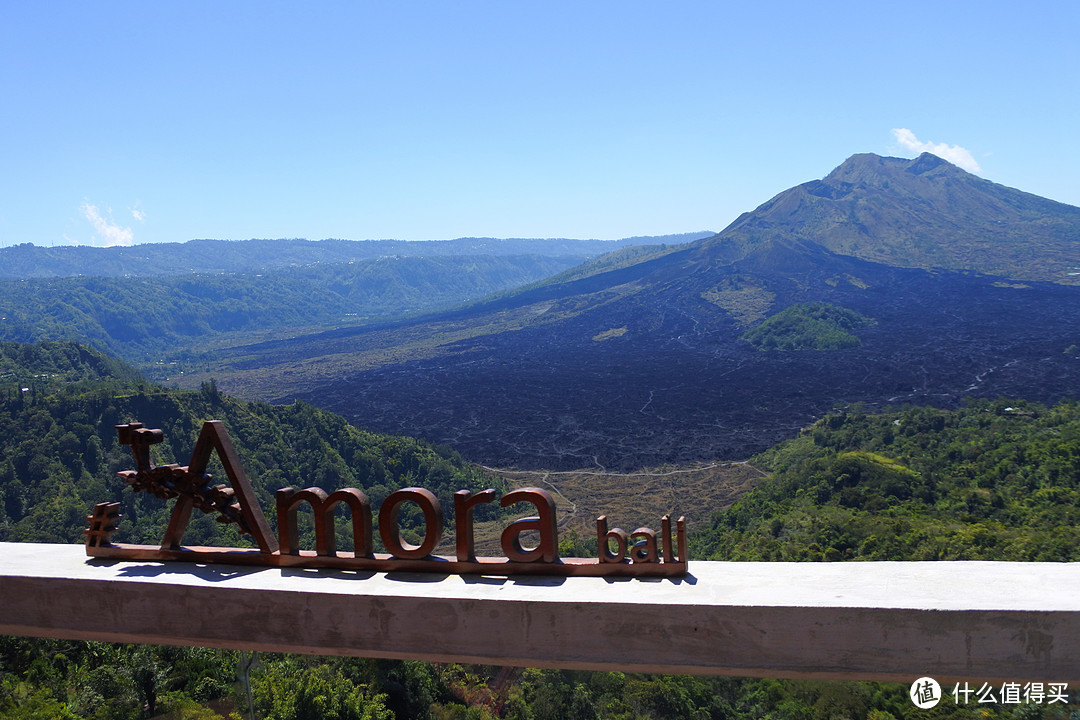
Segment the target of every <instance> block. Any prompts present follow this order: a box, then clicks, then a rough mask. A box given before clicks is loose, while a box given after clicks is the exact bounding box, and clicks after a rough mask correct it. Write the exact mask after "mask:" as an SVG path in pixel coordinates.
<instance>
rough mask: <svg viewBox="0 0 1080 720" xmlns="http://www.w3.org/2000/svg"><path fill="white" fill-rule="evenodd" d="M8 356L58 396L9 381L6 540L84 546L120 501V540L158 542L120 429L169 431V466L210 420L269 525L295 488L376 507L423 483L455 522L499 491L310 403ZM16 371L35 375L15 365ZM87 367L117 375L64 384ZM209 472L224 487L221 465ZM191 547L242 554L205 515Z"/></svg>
mask: <svg viewBox="0 0 1080 720" xmlns="http://www.w3.org/2000/svg"><path fill="white" fill-rule="evenodd" d="M0 353H3V354H0V363H7V365H6V367H8V368H9V369H8V371H7V372H8V373H9V374H12V375H15V376H20V377H21V376H25V375H27V374H30V375H36V376H41V375H46V374H48V375H50V376H54V377H53V378H52V383H53V384H52V385H49V386H46V385H44V384H42V382H39V384H34V385H32V387H30V388H26V386H25V385H23V384H22V383H21V382H10V381H9V382H8V383H6V384H4V385H0V540H3V541H20V542H81V541H82V539H83V535H82V529H83V528H84V527H85V524H86V523H85V516H86V514H87V513H88V512H89V510H90V508H91V507H92V506H93V504H94V503H95V502H104V501H109V500H112V501H120V502H121V503H122V510H121V512H122V513H123V515H124V519H123V520H122V522H121V523H120V530H119V532H118V534H117V536H116V540H118V541H122V542H136V543H151V544H154V543H157V542H159V541H160V538H161V531H162V528H163V527H164V523H166V521H167V518H168V513H169V508H168V507H166V506H165V504H164V503H162V502H161V501H159V500H157V499H156V498H153V497H151V496H147V495H145V494H135V493H132V492H131V491H130V490H126V489H124V486H123V482H122V480H120V479H119V478H117V477H116V472H117V471H118V470H125V469H130V468H132V467H133V460H132V457H131V454H130V451H129V450H128V449H127V448H124V447H122V446H120V445H119V444H118V443H117V440H116V431H115V430H114V428H113V426H114V425H117V424H120V423H126V422H131V421H133V420H138V421H140V422H143V423H144V424H145V425H146V426H147V427H154V428H161V429H162V430H164V432H165V442H164V443H162V444H161V445H156V446H154V447H153V450H152V457H153V459H154V461H155V462H157V463H159V464H164V463H169V462H178V463H181V464H183V463H186V462H187V459H188V457H190V453H191V449H192V447H193V446H194V442H195V439H196V437H197V436H198V433H199V430H200V428H201V426H202V422H203V421H205V420H210V419H216V420H221V421H222V422H223V423H224V424H225V427H226V429H227V430H228V431H229V433H230V436H231V437H232V438H233V442H234V444H235V445H236V448H237V451H238V452H239V454H240V457H241V461H242V462H243V463H244V466H245V469H246V470H247V472H248V475H249V476H250V478H251V480H252V484H253V485H254V488H255V491H256V493H257V495H258V496H259V499H260V503H261V505H262V507H263V509H264V512H266V514H267V516H268V518H269V520H270V522H271V524H273V523H274V519H275V518H274V517H273V516H274V513H272V512H270V508H271V507H272V503H273V493H274V491H275V490H276V489H278V488H280V487H285V486H288V485H292V486H295V487H309V486H313V485H314V486H318V487H322V488H324V489H326V490H327V491H328V492H329V491H332V490H335V489H337V488H342V487H359V488H361V489H363V490H364V491H365V492H366V493H367V495H368V496H369V498H370V499H371V501H372V504H373V505H374V506H376V507H377V506H378V504H379V503H381V502H382V500H383V499H384V498H385V497H386V496H387V495H389V494H390V493H391V492H393V491H394V490H397V489H399V488H401V487H406V486H410V485H420V486H422V487H426V488H428V489H429V490H431V491H432V492H434V493H436V495H437V496H438V497H439V498H440V500H441V501H442V504H443V507H444V509H445V512H446V514H447V516H448V517H452V515H453V503H452V501H451V497H452V494H453V492H454V491H456V490H459V489H462V488H469V489H474V490H475V489H480V488H481V487H485V486H487V485H490V484H491V483H492V482H493V481H492V479H491V478H490V477H487V476H485V475H484V474H483V473H481V472H480V471H479V470H477V469H475V468H473V467H472V466H469V465H467V464H465V463H464V462H463V461H462V460H461V458H460V457H459V456H458V455H457V454H456V453H455V452H453V451H451V450H450V449H449V448H445V447H435V446H432V445H429V444H425V443H422V442H420V441H417V440H414V439H412V438H404V437H393V436H386V435H377V434H375V433H369V432H366V431H364V430H361V429H359V428H356V427H354V426H352V425H349V424H348V423H346V422H345V421H344V420H342V419H341V418H340V417H338V416H336V415H333V414H331V413H327V412H323V411H320V410H317V409H315V408H313V407H311V406H308V405H304V404H301V403H294V404H291V405H280V406H273V405H267V404H261V403H249V402H243V401H239V400H235V399H232V398H229V397H227V396H225V395H222V394H221V393H219V392H218V391H217V389H216V388H215V387H214V385H213V383H207V384H206V385H204V386H203V388H202V390H200V391H190V392H181V391H177V390H168V389H165V388H161V387H158V386H154V385H150V384H147V383H145V382H143V381H141V380H131V379H126V378H131V377H135V376H137V374H136V373H134V371H132V370H131V369H130V368H124V367H123V366H122V365H120V364H119V363H118V362H117V361H115V360H110V359H109V358H107V357H105V356H104V355H102V354H100V353H98V352H96V351H94V350H90V349H88V348H84V347H80V346H77V345H75V344H73V343H45V344H43V345H41V346H31V347H23V348H21V349H20V346H17V345H12V344H6V345H0ZM13 358H14V359H13ZM19 358H22V360H21V361H20V360H19ZM16 362H29V363H31V365H20V366H18V367H13V364H14V363H16ZM3 366H4V365H0V367H3ZM82 368H100V369H101V370H100V372H104V371H105V369H108V368H116V369H117V372H118V376H115V377H113V378H112V379H99V380H96V381H91V380H89V379H87V380H83V381H80V382H70V381H67V382H61V381H60V379H61V378H65V377H67V378H70V377H71V376H72V375H73V374H76V373H78V372H81V369H82ZM43 370H44V371H47V372H42V371H43ZM90 372H91V374H92V373H93V370H92V369H91V370H90ZM24 388H26V389H24ZM211 472H212V473H214V474H215V475H216V476H217V477H219V478H224V474H223V472H222V470H221V468H220V465H219V464H218V463H217V462H216V459H215V461H214V463H213V464H212V465H211ZM496 485H497V483H496ZM415 510H416V512H415V513H410V512H408V511H403V513H402V516H401V525H402V528H403V534H404V536H405V537H406V539H410V540H415V539H416V537H415V536H414V535H411V533H414V532H415V531H416V530H417V529H420V528H422V522H423V520H422V516H421V515H420V513H419V510H418V509H415ZM492 512H494V509H493V508H491V507H490V506H483V507H482V508H478V509H477V517H478V518H479V519H484V518H485V517H487V516H488V515H489V514H490V513H492ZM196 515H198V514H196ZM342 522H344V520H342ZM339 536H340V537H341V538H342V542H346V538H348V537H351V535H349V533H348V532H345V531H344V528H343V531H342V533H339ZM185 541H186V542H187V543H189V544H193V545H195V544H197V545H220V544H226V545H235V544H238V543H240V542H241V539H240V538H237V537H236V535H235V531H234V529H233V528H232V526H228V525H221V524H219V523H217V522H215V520H214V518H213V517H211V516H196V517H193V518H192V521H191V524H190V526H189V528H188V533H187V535H186V536H185Z"/></svg>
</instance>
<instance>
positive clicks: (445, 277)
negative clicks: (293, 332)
mask: <svg viewBox="0 0 1080 720" xmlns="http://www.w3.org/2000/svg"><path fill="white" fill-rule="evenodd" d="M579 260H580V258H575V257H559V258H552V257H540V256H514V257H493V256H490V257H489V256H472V257H466V256H454V257H427V258H425V257H389V258H381V259H372V260H361V261H356V262H349V263H338V264H330V265H319V264H316V265H311V266H307V267H302V268H292V269H279V270H274V271H268V272H267V273H265V274H224V273H222V274H216V275H206V274H201V275H195V274H189V275H186V276H184V275H181V276H170V277H134V278H119V277H69V278H53V279H35V280H6V281H0V340H8V341H16V342H23V343H28V342H38V341H41V340H78V341H80V342H84V343H91V344H93V345H95V346H96V347H98V348H100V349H102V350H107V351H109V352H111V353H114V354H117V355H120V356H121V357H125V358H127V359H129V360H133V361H136V362H143V361H144V360H146V359H147V357H146V356H147V354H148V353H154V354H156V355H160V354H162V353H163V352H166V351H175V350H178V349H182V348H185V347H192V346H194V348H196V349H197V348H198V346H199V345H200V344H201V343H204V342H206V341H208V340H210V339H213V338H216V337H219V336H221V335H223V334H226V333H236V332H256V331H267V330H277V329H282V328H289V327H301V326H304V327H312V326H327V325H341V324H346V325H347V324H356V323H359V322H364V321H370V320H372V319H376V318H385V317H391V316H401V315H406V314H410V313H416V312H420V311H425V310H433V309H435V308H439V307H445V306H449V305H454V304H458V303H462V302H466V301H469V300H475V299H477V298H480V297H483V296H485V295H488V294H490V293H493V292H498V291H501V290H506V289H508V288H512V287H517V286H518V285H523V284H525V283H529V282H533V281H535V280H538V279H540V278H544V277H547V276H548V275H551V274H553V273H556V272H559V271H562V270H565V269H566V268H568V267H571V266H572V265H574V264H576V263H577V262H578V261H579Z"/></svg>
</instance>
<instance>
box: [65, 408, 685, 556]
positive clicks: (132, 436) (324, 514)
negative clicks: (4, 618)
mask: <svg viewBox="0 0 1080 720" xmlns="http://www.w3.org/2000/svg"><path fill="white" fill-rule="evenodd" d="M116 430H117V433H118V435H119V439H120V442H121V443H122V444H124V445H130V446H131V452H132V454H133V455H134V457H135V465H136V468H137V469H136V470H126V471H124V472H121V473H119V475H120V476H121V477H123V478H124V481H125V482H126V483H127V484H128V485H130V486H131V488H132V489H133V490H135V491H136V492H149V493H151V494H153V495H155V496H156V497H160V498H163V499H174V500H175V501H176V502H175V505H174V506H173V510H172V515H171V516H170V518H169V526H168V528H167V529H166V530H165V536H164V537H163V538H162V541H161V545H160V546H159V547H155V546H152V545H126V544H122V543H113V542H112V534H113V533H114V532H115V531H116V526H117V522H118V521H119V519H120V515H119V509H120V503H98V504H97V505H95V506H94V514H93V515H91V516H89V517H88V518H87V520H88V521H89V522H90V527H89V528H88V529H87V530H86V554H87V555H90V556H91V557H98V558H114V559H125V560H187V561H192V562H220V563H234V564H244V565H267V566H276V567H303V568H337V569H342V570H371V571H395V570H396V571H420V572H441V573H453V574H465V573H476V574H482V575H525V574H529V575H564V576H569V575H597V576H611V575H617V576H662V577H664V576H666V577H671V576H679V575H685V574H686V572H687V555H686V519H685V518H681V517H680V518H679V519H678V520H677V521H676V523H675V525H676V527H675V535H674V541H673V537H672V527H671V518H670V516H667V515H665V516H664V517H663V518H661V520H660V531H659V533H658V532H656V531H655V530H653V529H651V528H645V527H642V528H638V529H637V530H634V531H633V532H631V533H628V532H626V531H625V530H621V529H620V528H609V527H608V520H607V518H606V517H604V516H601V517H599V518H597V519H596V536H597V541H598V545H599V553H598V554H599V557H596V558H560V557H559V537H558V524H557V521H556V516H555V501H554V499H553V498H552V497H551V495H550V494H549V493H548V492H546V491H545V490H541V489H540V488H522V489H518V490H513V491H511V492H508V493H506V494H505V495H503V496H502V497H501V498H497V495H498V493H497V492H496V491H495V490H491V489H488V490H483V491H481V492H477V493H473V492H470V491H468V490H459V491H458V492H456V493H455V494H454V516H455V518H456V523H455V528H454V532H455V535H456V537H455V540H456V542H455V551H456V552H455V555H454V557H442V556H437V555H434V554H433V553H434V551H435V548H436V547H437V546H438V545H439V542H440V540H441V539H442V534H443V529H444V527H443V526H444V523H443V512H442V506H441V505H440V504H439V500H438V499H437V498H436V497H435V495H434V494H432V493H431V492H430V491H428V490H425V489H423V488H403V489H401V490H398V491H396V492H393V493H391V494H390V495H389V496H388V497H387V498H386V500H385V501H383V503H382V506H381V507H380V508H379V511H378V520H379V522H378V532H379V539H380V540H381V541H382V545H383V547H384V548H385V549H386V551H387V552H385V553H376V552H374V532H375V531H374V527H375V525H374V523H373V517H372V508H371V503H370V502H369V501H368V498H367V496H366V495H365V494H364V493H363V491H361V490H358V489H357V488H343V489H340V490H335V491H334V492H331V493H327V492H326V491H325V490H323V489H322V488H317V487H311V488H306V489H304V490H297V489H295V488H291V487H288V488H282V489H280V490H278V491H277V493H276V494H275V504H276V511H277V526H278V532H277V536H276V537H275V536H274V534H273V532H272V531H271V530H270V526H269V524H268V523H267V521H266V517H265V516H264V515H263V512H262V509H261V508H260V507H259V504H258V502H257V500H256V498H255V494H254V492H253V491H252V489H251V483H250V482H249V480H248V478H247V474H246V473H245V472H244V469H243V467H242V466H241V465H240V461H239V459H238V458H237V455H236V449H235V448H234V447H233V444H232V441H231V440H230V439H229V436H228V434H227V433H226V432H225V428H224V426H223V425H222V424H221V423H220V422H218V421H216V420H211V421H209V422H206V423H204V424H203V427H202V432H201V433H200V434H199V439H198V441H197V442H196V443H195V449H194V450H193V451H192V453H191V460H190V461H189V463H188V464H187V465H154V464H153V463H152V462H151V460H150V446H151V445H154V444H156V443H159V442H161V441H162V440H163V439H164V436H163V434H162V432H161V430H150V429H147V428H144V427H143V426H142V424H141V423H130V424H127V425H117V426H116ZM215 451H216V452H217V454H218V457H219V458H220V460H221V464H222V466H223V467H224V468H225V474H226V475H227V476H228V478H229V482H230V485H229V486H226V485H224V484H218V485H214V484H211V483H212V477H211V476H210V475H209V474H208V473H207V472H206V468H207V465H208V464H209V462H210V457H211V454H212V453H213V452H215ZM496 499H498V502H499V504H500V505H501V506H503V507H508V506H510V505H514V504H516V503H531V504H532V505H533V506H534V507H535V508H536V515H534V516H531V517H527V518H523V519H520V520H515V521H514V522H512V523H510V524H509V525H508V526H507V527H506V528H505V529H504V530H503V532H502V537H501V545H502V551H503V553H504V554H505V557H501V558H489V557H477V556H476V553H475V552H474V547H473V511H474V510H475V508H476V507H477V506H478V505H482V504H484V503H490V502H495V501H496ZM406 503H411V504H413V505H415V506H416V507H418V508H419V509H420V511H421V512H422V513H423V516H424V525H425V532H424V539H423V541H422V542H421V543H420V544H419V545H413V544H411V543H409V542H407V541H405V540H404V539H403V538H402V537H401V534H400V528H399V525H398V513H399V512H400V510H401V508H402V507H403V506H405V504H406ZM342 504H344V505H345V506H346V507H348V508H349V514H350V515H351V518H352V546H353V550H352V552H343V551H340V550H338V549H337V538H336V537H335V526H334V510H335V508H337V507H338V506H339V505H342ZM304 505H308V506H310V508H311V510H312V512H313V513H314V525H315V548H314V549H313V550H302V549H300V547H299V531H298V529H297V511H298V510H299V509H300V508H301V507H302V506H304ZM196 508H198V509H199V510H201V511H202V512H204V513H216V514H217V515H218V521H219V522H223V523H234V524H236V526H237V528H238V529H239V531H240V532H241V533H242V534H245V535H249V536H250V537H251V538H252V539H253V540H254V542H255V544H256V545H257V546H258V549H255V548H216V547H188V546H184V545H182V544H181V541H182V540H183V537H184V531H185V529H186V528H187V524H188V520H189V519H190V518H191V511H192V510H194V509H196ZM526 533H529V534H530V537H538V538H539V539H538V540H536V541H535V542H536V545H535V546H534V547H526V545H525V544H524V543H523V542H522V536H523V535H524V534H526Z"/></svg>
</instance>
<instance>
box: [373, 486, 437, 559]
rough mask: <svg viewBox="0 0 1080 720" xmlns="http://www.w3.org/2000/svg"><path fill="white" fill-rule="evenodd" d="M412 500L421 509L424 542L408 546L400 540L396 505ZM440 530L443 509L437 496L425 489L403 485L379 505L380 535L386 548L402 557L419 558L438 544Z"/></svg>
mask: <svg viewBox="0 0 1080 720" xmlns="http://www.w3.org/2000/svg"><path fill="white" fill-rule="evenodd" d="M406 501H412V502H414V503H416V504H417V505H419V506H420V509H421V510H422V511H423V512H424V542H423V543H421V544H420V545H407V544H406V543H405V542H404V541H402V539H401V530H400V529H399V528H398V508H399V507H400V505H401V503H403V502H406ZM442 532H443V512H442V506H441V505H439V500H438V498H436V497H435V495H433V494H432V492H431V491H430V490H425V489H424V488H415V487H410V488H403V489H401V490H396V491H394V492H392V493H390V496H389V497H388V498H386V501H385V502H383V504H382V507H381V508H379V537H381V538H382V541H383V545H384V546H385V547H386V551H387V552H388V553H390V554H391V555H393V556H394V557H396V558H401V559H402V560H422V559H424V558H426V557H427V556H428V555H430V554H431V553H432V552H433V551H434V550H435V548H436V547H438V545H439V540H441V539H442Z"/></svg>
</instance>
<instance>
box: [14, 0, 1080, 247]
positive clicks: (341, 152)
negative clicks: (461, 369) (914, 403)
mask: <svg viewBox="0 0 1080 720" xmlns="http://www.w3.org/2000/svg"><path fill="white" fill-rule="evenodd" d="M1078 34H1080V4H1077V3H1035V4H1029V5H1023V6H1022V5H1021V4H1020V3H1013V2H1010V3H1004V2H993V1H989V2H987V1H983V2H978V3H974V2H940V0H939V1H938V2H933V3H920V2H906V3H890V4H886V3H867V2H851V3H830V2H818V3H805V2H800V3H775V2H774V3H757V4H755V6H754V7H752V8H751V7H734V4H733V3H718V2H707V3H705V2H701V3H699V2H686V3H678V2H673V3H658V2H652V3H644V2H628V1H623V2H557V1H553V2H543V3H538V2H532V3H525V2H506V1H500V2H470V1H469V0H461V1H460V2H453V3H451V2H397V3H390V2H383V3H374V2H371V3H365V2H349V3H345V2H320V3H284V2H242V1H240V2H213V3H210V2H205V3H203V2H187V1H185V2H183V3H176V2H165V1H163V2H100V3H99V2H94V3H89V2H49V3H18V2H8V3H4V4H3V6H2V8H0V100H2V104H0V108H2V111H0V245H3V246H10V245H13V244H16V243H20V242H32V243H34V244H36V245H45V246H48V245H61V244H81V245H106V244H131V243H134V244H138V243H143V242H161V241H170V242H178V241H185V240H189V239H192V238H224V239H246V238H253V237H259V238H263V237H306V238H310V239H322V238H327V237H338V238H348V239H354V240H362V239H370V238H398V239H405V240H422V239H448V238H453V237H460V236H491V237H578V238H603V239H614V238H619V237H625V236H631V235H657V234H665V233H677V232H689V231H696V230H703V229H712V230H720V229H721V228H723V227H724V226H725V225H727V224H728V223H729V222H731V221H732V220H733V219H735V217H736V216H738V215H739V214H740V213H741V212H744V211H746V210H751V209H753V208H754V207H756V206H757V205H759V204H761V203H762V202H764V201H766V200H768V199H769V198H770V197H772V196H773V195H775V194H776V193H778V192H780V191H782V190H784V189H786V188H788V187H790V186H792V185H795V184H798V183H801V182H805V181H807V180H811V179H814V178H818V177H822V176H823V175H825V174H827V173H828V172H829V171H830V170H831V169H832V168H834V167H835V166H836V165H838V164H840V163H841V162H843V160H844V159H845V158H847V157H848V156H850V155H852V154H854V153H859V152H874V153H878V154H882V155H900V156H904V157H914V156H915V155H916V154H917V152H918V151H919V149H921V148H924V147H925V148H930V147H931V146H932V147H933V149H935V150H936V151H937V152H939V153H941V154H944V155H946V156H947V157H948V159H952V160H954V161H956V162H958V163H960V162H963V163H966V164H968V165H969V167H971V168H975V167H977V168H978V174H979V175H981V176H982V177H985V178H987V179H989V180H993V181H995V182H999V183H1002V184H1005V185H1009V186H1012V187H1017V188H1020V189H1022V190H1026V191H1028V192H1033V193H1037V194H1040V195H1044V196H1046V197H1050V198H1053V199H1055V200H1059V201H1061V202H1066V203H1069V204H1072V205H1080V172H1078V170H1077V166H1078V164H1080V148H1078V143H1077V137H1076V136H1077V130H1078V128H1080V122H1078V118H1080V42H1077V40H1076V38H1077V36H1078Z"/></svg>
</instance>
